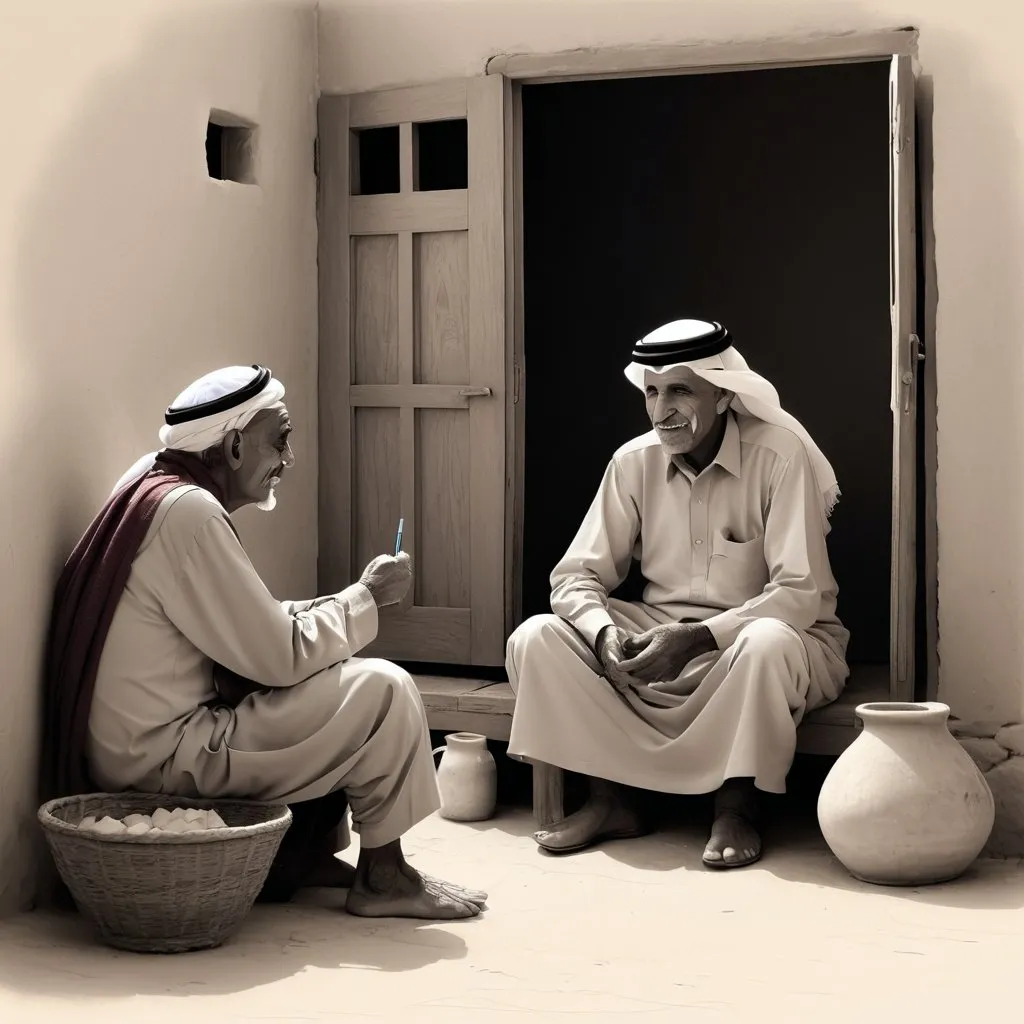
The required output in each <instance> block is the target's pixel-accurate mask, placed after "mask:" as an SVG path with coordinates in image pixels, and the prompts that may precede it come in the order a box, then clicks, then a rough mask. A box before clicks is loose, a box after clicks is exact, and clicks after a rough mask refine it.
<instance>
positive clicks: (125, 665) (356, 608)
mask: <svg viewBox="0 0 1024 1024" xmlns="http://www.w3.org/2000/svg"><path fill="white" fill-rule="evenodd" d="M376 634H377V607H376V605H375V604H374V601H373V599H372V598H371V596H370V592H369V591H368V590H367V589H366V588H365V587H364V586H362V585H361V584H355V585H353V586H351V587H348V588H347V589H345V590H343V591H342V592H341V593H340V594H336V595H330V596H327V597H322V598H319V599H317V600H315V601H304V602H289V601H285V602H281V601H277V600H275V598H274V597H273V596H272V595H271V594H270V592H269V591H268V590H267V588H266V586H265V585H264V584H263V581H262V580H261V579H260V577H259V575H258V574H257V572H256V570H255V568H254V567H253V565H252V563H251V562H250V561H249V558H248V557H247V555H246V554H245V550H244V549H243V547H242V545H241V544H240V542H239V540H238V538H237V537H236V535H235V533H234V531H233V530H232V527H231V523H230V521H229V519H228V515H227V512H226V511H225V510H224V508H223V507H222V506H221V505H220V503H219V502H218V501H217V500H216V499H215V498H214V497H213V496H212V495H211V494H210V493H209V492H208V491H205V490H202V489H200V488H198V487H192V486H186V487H180V488H176V489H175V490H174V491H172V492H171V493H170V494H169V495H167V497H166V498H165V499H164V500H163V501H162V502H161V504H160V507H159V509H158V510H157V514H156V516H155V518H154V521H153V523H152V525H151V526H150V528H149V531H148V533H147V535H146V538H145V540H144V541H143V544H142V545H141V547H140V549H139V552H138V554H137V556H136V558H135V560H134V562H133V564H132V569H131V573H130V575H129V578H128V583H127V586H126V587H125V590H124V594H123V596H122V597H121V600H120V602H119V604H118V606H117V610H116V612H115V614H114V618H113V621H112V623H111V626H110V632H109V634H108V636H107V639H106V643H105V645H104V648H103V653H102V656H101V658H100V664H99V671H98V674H97V678H96V688H95V693H94V697H93V702H92V709H91V713H90V719H89V732H90V746H89V760H90V769H91V772H92V774H93V775H94V778H95V781H96V782H97V783H98V784H99V785H102V786H104V787H105V788H106V789H109V790H113V791H119V790H125V789H137V790H143V791H148V792H165V793H172V794H174V795H181V796H203V797H237V798H247V799H255V800H275V801H276V800H280V801H284V802H286V803H297V802H301V801H305V800H312V799H315V798H317V797H321V796H325V795H326V794H328V793H330V792H332V791H334V790H337V789H343V790H345V792H346V794H347V796H348V800H349V805H350V806H351V808H352V819H353V827H354V828H355V829H356V830H357V831H359V832H360V833H361V837H362V841H363V843H364V844H365V845H367V846H381V845H384V844H385V843H388V842H391V841H393V840H394V839H397V838H399V836H401V835H402V834H403V833H404V832H406V831H407V830H408V829H409V828H410V827H412V825H414V824H415V823H416V822H418V821H420V820H421V819H423V818H425V817H426V816H428V815H429V814H431V813H433V812H434V811H435V810H436V809H437V808H438V806H439V798H438V793H437V783H436V777H435V773H434V764H433V759H432V757H431V754H430V742H429V739H430V737H429V733H428V731H427V722H426V714H425V712H424V710H423V704H422V701H421V700H420V697H419V693H418V691H417V690H416V686H415V683H414V682H413V681H412V679H411V677H410V676H409V675H408V673H406V672H405V671H404V670H403V669H401V668H399V667H398V666H396V665H393V664H391V663H390V662H387V661H383V660H380V659H375V658H358V657H355V655H356V654H357V652H358V651H360V650H361V649H362V648H364V647H365V646H366V645H367V644H369V643H370V642H371V641H372V640H373V639H374V638H375V637H376ZM215 664H217V665H222V666H224V667H225V668H228V669H230V670H231V671H232V672H235V673H237V674H238V675H240V676H242V677H243V678H245V679H248V680H251V681H253V682H255V683H258V684H260V685H261V686H263V687H266V688H268V689H267V692H261V693H255V694H252V695H250V696H248V697H246V698H245V699H244V700H242V701H241V702H240V703H239V705H238V706H237V707H236V708H230V707H227V706H224V705H223V704H218V703H217V691H216V688H215V685H214V666H215Z"/></svg>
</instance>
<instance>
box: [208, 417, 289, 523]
mask: <svg viewBox="0 0 1024 1024" xmlns="http://www.w3.org/2000/svg"><path fill="white" fill-rule="evenodd" d="M291 432H292V424H291V419H290V418H289V416H288V410H287V409H286V408H285V405H284V403H283V402H278V403H277V404H276V405H272V406H271V407H270V408H269V409H264V410H262V411H261V412H258V413H257V414H256V415H255V416H254V417H253V418H252V420H251V422H250V423H249V425H248V426H247V427H246V428H245V429H244V430H242V431H238V432H236V433H234V434H232V435H230V436H229V437H226V438H225V439H224V445H225V452H224V454H225V457H226V459H227V464H228V467H229V469H230V471H231V472H230V490H231V499H232V504H233V505H234V507H235V508H241V507H242V506H243V505H256V506H258V507H259V508H261V509H264V510H265V511H268V512H269V511H270V510H271V509H273V508H274V506H275V505H276V504H277V497H276V495H275V489H276V487H277V485H278V484H279V483H280V482H281V477H282V476H283V475H284V472H285V470H286V469H290V468H291V467H292V466H293V465H294V463H295V454H294V452H292V447H291V443H290V441H289V437H290V435H291Z"/></svg>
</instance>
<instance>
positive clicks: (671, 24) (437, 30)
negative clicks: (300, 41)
mask: <svg viewBox="0 0 1024 1024" xmlns="http://www.w3.org/2000/svg"><path fill="white" fill-rule="evenodd" d="M627 8H628V16H626V14H627ZM896 26H897V22H896V21H895V20H894V19H885V18H881V17H880V16H879V15H878V14H877V11H876V9H875V8H872V7H868V6H866V5H864V4H861V3H848V2H844V0H831V2H823V0H789V2H781V3H772V4H764V3H760V2H757V0H593V2H566V3H558V4H551V3H549V2H547V0H461V2H460V0H438V2H432V0H426V2H422V0H420V2H413V3H409V2H404V0H397V2H391V0H377V2H376V3H366V2H365V0H321V4H320V53H321V88H322V89H323V91H324V92H350V91H356V90H357V89H358V90H363V89H381V88H385V87H387V86H396V85H406V84H415V83H421V82H426V81H430V80H432V79H438V78H447V77H452V76H458V75H478V74H480V73H481V72H482V71H483V68H484V63H485V61H486V60H487V59H488V58H489V57H491V56H494V55H496V54H499V53H502V54H505V53H532V52H557V51H561V50H573V49H583V48H588V47H599V46H608V45H633V44H636V45H639V46H644V45H651V44H657V43H668V44H675V43H679V42H681V41H682V42H692V43H701V42H705V41H709V40H712V41H716V42H721V41H727V40H733V39H762V38H763V39H768V38H778V37H785V36H790V37H792V36H795V35H802V36H806V35H808V34H812V33H815V34H826V33H827V34H830V35H835V34H837V33H842V32H849V31H855V30H857V31H865V30H868V31H870V30H877V29H889V28H893V27H896ZM538 37H540V38H541V39H542V40H543V42H542V43H540V44H538V42H537V39H538ZM370 38H379V39H380V40H381V43H380V46H381V50H382V51H383V50H386V51H387V55H386V57H385V58H384V59H383V60H382V59H381V53H380V52H379V51H377V49H376V48H375V47H370V46H367V45H366V43H367V40H368V39H370ZM382 68H385V69H387V70H383V71H382ZM352 83H359V85H358V86H353V84H352Z"/></svg>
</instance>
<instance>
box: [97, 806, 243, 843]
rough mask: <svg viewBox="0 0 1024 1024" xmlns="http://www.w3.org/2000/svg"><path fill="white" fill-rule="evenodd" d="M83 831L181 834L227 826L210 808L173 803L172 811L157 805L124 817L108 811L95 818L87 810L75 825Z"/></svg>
mask: <svg viewBox="0 0 1024 1024" xmlns="http://www.w3.org/2000/svg"><path fill="white" fill-rule="evenodd" d="M78 827H79V829H81V830H82V831H83V832H96V833H98V834H100V835H131V836H142V835H162V834H164V833H167V832H170V833H173V834H177V835H181V834H183V833H185V832H205V831H207V830H209V829H218V828H227V827H228V826H227V824H226V823H225V821H224V819H223V818H222V817H221V816H220V815H219V814H218V813H217V812H216V811H213V810H210V811H205V810H202V809H201V808H199V807H175V808H174V810H173V811H170V810H168V809H167V808H166V807H158V808H157V809H156V810H155V811H154V812H153V814H152V815H149V814H128V815H126V816H125V818H124V820H123V821H122V820H119V819H117V818H112V817H110V816H109V815H107V816H106V817H103V818H101V819H100V820H99V821H97V820H96V816H95V815H93V814H90V815H89V816H88V817H85V818H83V819H82V821H81V822H80V823H79V825H78Z"/></svg>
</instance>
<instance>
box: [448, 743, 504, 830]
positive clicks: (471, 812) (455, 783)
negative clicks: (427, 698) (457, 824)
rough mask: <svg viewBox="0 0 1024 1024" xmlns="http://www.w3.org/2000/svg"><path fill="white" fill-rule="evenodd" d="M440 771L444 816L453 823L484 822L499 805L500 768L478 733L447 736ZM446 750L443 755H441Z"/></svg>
mask: <svg viewBox="0 0 1024 1024" xmlns="http://www.w3.org/2000/svg"><path fill="white" fill-rule="evenodd" d="M444 739H445V744H446V745H445V746H443V747H438V748H437V749H436V750H435V751H434V754H435V755H436V754H441V763H440V765H439V766H438V769H437V788H438V789H439V790H440V791H441V817H442V818H448V819H449V820H451V821H484V820H486V819H487V818H490V817H491V816H492V815H493V814H494V809H495V807H496V806H497V802H498V766H497V765H496V764H495V763H494V758H493V757H492V756H491V752H490V751H489V750H488V749H487V738H486V737H485V736H480V735H479V734H477V733H475V732H453V733H449V734H448V735H447V736H445V738H444ZM442 751H443V753H442Z"/></svg>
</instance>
